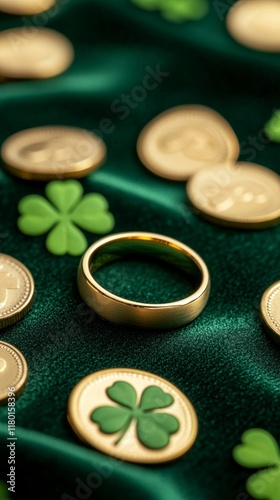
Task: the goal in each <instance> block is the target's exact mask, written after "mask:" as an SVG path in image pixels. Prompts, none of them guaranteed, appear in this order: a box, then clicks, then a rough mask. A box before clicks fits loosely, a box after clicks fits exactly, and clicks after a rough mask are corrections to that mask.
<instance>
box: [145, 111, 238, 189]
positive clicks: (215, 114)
mask: <svg viewBox="0 0 280 500" xmlns="http://www.w3.org/2000/svg"><path fill="white" fill-rule="evenodd" d="M178 111H179V112H180V111H186V112H189V111H190V112H193V113H194V112H196V111H198V112H199V113H200V112H204V113H207V114H208V115H212V116H213V117H214V120H215V118H216V119H217V120H219V122H220V123H221V124H223V126H224V129H225V137H227V138H228V137H229V136H231V139H230V140H229V142H230V143H231V144H232V154H231V155H230V157H229V158H228V160H227V161H236V160H237V159H238V157H239V153H240V145H239V141H238V138H237V136H236V134H235V132H234V130H233V128H232V126H231V125H230V123H229V122H228V121H227V120H226V118H224V117H223V116H222V115H221V114H220V113H219V112H218V111H216V110H215V109H212V108H210V107H208V106H203V105H201V104H183V105H181V106H175V107H172V108H169V109H166V110H165V111H163V112H162V113H160V114H158V115H157V116H155V117H154V118H153V119H152V120H150V121H149V122H148V123H147V125H145V127H144V128H143V129H142V130H141V132H140V134H139V136H138V139H137V143H136V150H137V154H138V157H139V159H140V161H141V163H142V164H143V165H144V166H145V167H146V168H147V169H148V170H149V171H150V172H152V173H153V174H155V175H157V176H158V177H161V178H163V179H168V180H171V181H177V182H178V181H179V182H180V181H186V180H188V179H189V178H191V177H192V176H193V175H195V173H191V174H189V175H177V176H176V175H172V174H170V175H168V174H166V173H164V174H163V173H161V172H160V168H155V166H154V163H153V161H150V159H149V156H147V155H146V152H145V141H146V138H147V136H148V134H149V132H150V129H152V128H153V126H154V124H155V123H157V122H158V121H159V120H161V119H164V118H165V117H168V116H169V115H170V116H171V115H172V114H174V113H177V112H178ZM226 142H227V141H226ZM234 142H235V144H234ZM233 152H234V153H235V154H233ZM206 168H209V167H206ZM210 168H211V167H210ZM197 171H198V172H199V171H200V169H199V170H197Z"/></svg>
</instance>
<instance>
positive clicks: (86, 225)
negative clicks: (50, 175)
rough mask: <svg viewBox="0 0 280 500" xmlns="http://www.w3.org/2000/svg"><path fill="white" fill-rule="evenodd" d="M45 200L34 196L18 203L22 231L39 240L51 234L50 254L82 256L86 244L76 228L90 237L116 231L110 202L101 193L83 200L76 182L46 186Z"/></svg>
mask: <svg viewBox="0 0 280 500" xmlns="http://www.w3.org/2000/svg"><path fill="white" fill-rule="evenodd" d="M45 192H46V196H47V198H48V199H49V200H50V202H51V203H52V204H51V203H50V202H49V201H48V200H46V199H45V198H43V197H42V196H39V195H36V194H33V195H29V196H25V197H24V198H22V200H21V201H20V202H19V205H18V210H19V212H20V214H21V216H20V217H19V219H18V227H19V229H20V231H21V232H22V233H24V234H28V235H29V236H38V235H41V234H44V233H46V232H48V231H50V230H51V232H50V233H49V235H48V237H47V240H46V247H47V249H48V250H49V252H51V253H53V254H55V255H64V254H66V253H69V254H70V255H81V254H82V253H83V252H84V251H85V250H86V249H87V247H88V243H87V240H86V238H85V236H84V234H83V233H82V231H80V229H78V228H77V227H76V226H79V227H80V228H81V229H84V230H85V231H89V232H91V233H97V234H104V233H108V232H109V231H111V230H112V229H113V227H114V217H113V215H112V214H111V213H110V212H109V211H108V202H107V200H106V199H105V198H104V196H102V195H101V194H98V193H90V194H86V195H85V196H83V187H82V185H81V184H80V182H78V181H75V180H67V181H52V182H49V184H47V186H46V190H45Z"/></svg>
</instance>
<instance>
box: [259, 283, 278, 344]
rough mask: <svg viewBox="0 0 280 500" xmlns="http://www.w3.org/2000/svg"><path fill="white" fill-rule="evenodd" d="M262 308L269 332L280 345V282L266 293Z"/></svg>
mask: <svg viewBox="0 0 280 500" xmlns="http://www.w3.org/2000/svg"><path fill="white" fill-rule="evenodd" d="M260 307H261V315H262V318H263V321H264V324H265V326H266V327H267V331H268V332H269V333H270V335H271V337H272V338H273V340H275V341H276V342H279V343H280V281H277V283H274V284H273V285H271V286H270V287H269V288H268V289H267V290H266V291H265V292H264V294H263V296H262V300H261V306H260Z"/></svg>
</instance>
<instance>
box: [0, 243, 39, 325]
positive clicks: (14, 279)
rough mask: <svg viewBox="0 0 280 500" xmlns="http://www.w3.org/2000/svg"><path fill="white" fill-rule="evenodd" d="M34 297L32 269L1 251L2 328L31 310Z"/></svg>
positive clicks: (0, 298) (0, 316)
mask: <svg viewBox="0 0 280 500" xmlns="http://www.w3.org/2000/svg"><path fill="white" fill-rule="evenodd" d="M33 298H34V281H33V277H32V275H31V273H30V271H28V269H27V268H26V267H25V266H24V265H23V264H22V263H21V262H19V261H18V260H16V259H14V258H13V257H11V256H10V255H5V254H3V253H0V328H4V327H5V326H8V325H11V324H12V323H16V321H18V320H19V319H21V318H22V317H23V316H24V315H25V314H26V313H27V312H28V311H29V310H30V308H31V306H32V302H33Z"/></svg>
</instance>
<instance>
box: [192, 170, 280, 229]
mask: <svg viewBox="0 0 280 500" xmlns="http://www.w3.org/2000/svg"><path fill="white" fill-rule="evenodd" d="M222 165H224V166H226V165H228V166H231V167H233V168H234V167H238V168H241V169H242V168H243V167H242V166H245V168H247V167H248V166H249V168H250V167H253V168H254V169H255V168H256V167H257V168H258V169H261V170H262V171H266V172H267V175H270V176H272V175H273V176H274V177H275V180H277V181H278V183H279V188H280V176H279V175H278V174H277V173H276V172H274V171H273V170H270V169H269V168H267V167H263V166H262V165H258V164H257V163H250V162H248V163H247V162H237V163H236V164H226V163H225V164H222ZM222 165H217V166H215V167H206V168H203V169H201V170H199V171H198V172H197V173H196V174H194V175H193V176H192V177H191V179H190V180H189V182H188V184H187V185H186V192H187V197H188V200H189V202H190V204H191V206H192V207H193V208H194V210H195V211H196V212H197V213H199V215H200V216H201V217H202V218H203V219H205V220H207V221H210V222H213V223H214V224H217V225H219V226H226V227H233V228H237V229H252V230H256V229H266V228H269V227H273V226H276V225H278V224H279V222H280V204H279V209H278V210H274V212H273V213H271V214H270V215H267V216H263V215H259V216H255V217H253V216H252V217H247V218H246V219H242V218H239V217H235V218H233V217H223V218H220V217H218V216H217V215H216V214H215V212H212V211H210V210H209V211H206V209H205V208H204V207H203V208H202V207H201V206H200V205H199V204H196V203H195V202H194V201H193V197H192V194H191V191H192V189H193V184H194V183H195V182H196V181H197V177H198V176H199V175H202V174H203V172H207V171H208V172H209V171H210V170H211V169H217V168H218V167H220V166H222ZM276 178H277V179H276ZM264 217H265V218H264Z"/></svg>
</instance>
